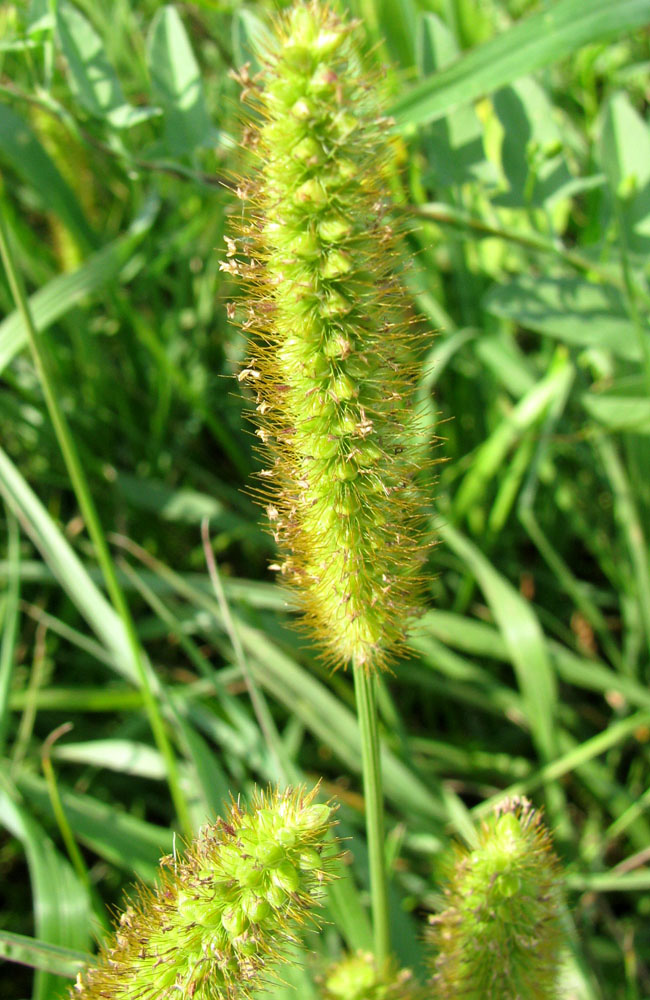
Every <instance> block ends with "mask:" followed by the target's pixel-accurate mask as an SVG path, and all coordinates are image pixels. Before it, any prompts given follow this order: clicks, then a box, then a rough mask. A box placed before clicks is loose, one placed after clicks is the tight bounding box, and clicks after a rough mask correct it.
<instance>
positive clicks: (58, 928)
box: [0, 782, 91, 1000]
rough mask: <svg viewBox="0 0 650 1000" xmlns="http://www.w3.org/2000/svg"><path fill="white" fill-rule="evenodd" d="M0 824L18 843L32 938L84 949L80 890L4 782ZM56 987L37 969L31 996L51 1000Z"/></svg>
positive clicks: (85, 921) (85, 918) (86, 904)
mask: <svg viewBox="0 0 650 1000" xmlns="http://www.w3.org/2000/svg"><path fill="white" fill-rule="evenodd" d="M45 794H46V796H47V792H46V793H45ZM0 824H1V825H2V826H4V827H5V829H6V830H8V831H9V833H11V834H12V836H14V837H16V838H17V839H18V840H20V842H21V843H22V845H23V847H24V850H25V855H26V857H27V864H28V867H29V877H30V881H31V885H32V896H33V908H34V923H35V931H36V935H37V936H38V938H40V939H41V940H43V941H45V942H47V943H48V944H53V945H63V946H64V947H66V948H73V949H78V950H79V951H82V952H83V951H89V950H90V948H89V945H90V940H89V929H90V920H91V908H90V901H89V899H88V897H87V894H86V890H85V889H84V888H83V886H82V885H81V883H80V882H79V880H78V878H77V876H76V874H75V872H74V871H73V869H72V867H71V866H70V864H69V863H68V861H66V859H65V858H63V857H62V856H61V855H60V854H59V852H58V851H57V849H56V847H55V846H54V844H53V842H52V841H51V840H50V838H49V837H48V836H47V834H46V833H45V831H44V830H43V828H42V827H41V826H40V825H39V824H38V823H37V822H36V820H35V819H33V818H32V817H31V816H30V815H29V814H28V812H27V811H26V810H25V809H24V808H23V806H22V805H21V804H19V803H18V802H17V801H15V800H14V798H13V796H12V795H10V794H9V791H8V790H7V789H5V787H4V782H3V787H0ZM60 988H61V983H60V980H59V979H58V978H57V977H55V976H52V975H51V973H49V972H37V973H36V976H35V979H34V992H33V994H32V997H33V1000H53V998H54V996H57V995H58V994H57V992H56V991H57V989H60Z"/></svg>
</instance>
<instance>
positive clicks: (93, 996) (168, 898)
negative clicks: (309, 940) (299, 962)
mask: <svg viewBox="0 0 650 1000" xmlns="http://www.w3.org/2000/svg"><path fill="white" fill-rule="evenodd" d="M315 791H316V790H314V791H312V792H310V793H309V794H306V793H305V791H304V789H297V790H293V791H292V790H288V791H285V792H282V793H272V794H269V795H263V794H259V795H258V796H257V797H256V800H255V802H254V804H253V808H252V809H251V811H250V812H248V813H245V812H242V811H241V810H240V809H239V807H238V806H237V805H233V806H232V808H231V811H230V815H229V816H228V817H227V819H226V820H220V821H218V822H217V823H216V824H214V825H212V826H209V827H206V828H204V829H203V831H202V832H201V833H200V834H199V836H198V838H197V839H196V840H195V841H194V842H193V843H192V844H191V846H190V847H189V849H188V851H187V853H186V855H185V857H184V859H181V860H178V861H177V860H176V859H175V858H173V857H169V858H166V859H163V864H164V867H163V869H162V871H161V876H160V886H159V888H157V889H156V890H155V891H154V892H152V891H151V890H149V889H146V888H144V887H140V888H139V889H138V894H137V898H136V899H134V900H133V901H132V902H131V904H130V905H129V906H128V907H127V909H126V910H125V911H124V913H123V914H122V916H121V918H120V921H119V925H118V926H117V927H116V930H115V934H114V937H113V938H112V939H111V940H110V941H109V942H108V943H107V944H106V945H105V946H104V948H103V950H102V951H101V952H100V954H99V956H98V961H97V964H96V966H95V967H94V968H91V969H88V970H86V971H85V972H83V973H80V975H79V977H78V979H77V983H76V985H75V987H74V988H73V990H72V991H71V993H70V997H71V998H72V997H74V998H75V1000H105V998H108V1000H179V998H180V997H183V998H187V1000H226V998H234V997H237V998H248V997H250V995H251V991H252V990H253V989H256V988H258V987H259V986H260V985H261V983H262V982H263V980H264V974H265V971H266V970H267V969H270V968H271V967H272V965H273V963H274V962H276V961H277V960H278V959H279V958H281V957H282V955H283V954H284V953H285V951H286V946H287V945H288V944H289V943H290V942H291V941H292V940H294V936H293V935H294V933H295V925H296V923H297V922H300V921H302V920H304V919H305V917H306V916H307V915H308V914H309V912H310V911H311V910H312V909H313V907H314V906H315V905H316V904H317V901H318V899H319V897H320V896H321V895H322V890H323V886H324V885H325V883H326V882H327V881H328V880H329V879H330V878H331V877H332V854H333V853H334V854H335V853H336V850H335V849H333V845H332V843H331V842H329V843H327V844H326V835H327V833H328V830H329V829H330V827H331V825H332V819H331V813H332V810H331V808H330V806H327V805H320V804H315V803H313V798H314V795H315Z"/></svg>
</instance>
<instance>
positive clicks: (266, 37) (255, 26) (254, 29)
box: [232, 7, 274, 74]
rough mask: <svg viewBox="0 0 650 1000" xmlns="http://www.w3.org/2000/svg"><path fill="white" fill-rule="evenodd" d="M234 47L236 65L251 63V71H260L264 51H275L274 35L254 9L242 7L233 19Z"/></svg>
mask: <svg viewBox="0 0 650 1000" xmlns="http://www.w3.org/2000/svg"><path fill="white" fill-rule="evenodd" d="M232 47H233V56H234V58H235V66H243V65H244V64H245V63H250V64H251V68H250V72H251V74H253V73H258V72H259V71H260V69H261V68H262V66H261V63H260V57H261V58H264V56H263V53H265V52H269V51H273V47H274V41H273V35H272V34H271V32H270V31H269V28H268V24H267V23H266V21H263V20H262V18H261V17H259V16H258V15H257V14H256V13H255V12H254V11H253V10H249V9H248V8H247V7H240V8H239V9H238V10H236V11H235V14H234V17H233V19H232Z"/></svg>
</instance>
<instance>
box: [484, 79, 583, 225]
mask: <svg viewBox="0 0 650 1000" xmlns="http://www.w3.org/2000/svg"><path fill="white" fill-rule="evenodd" d="M494 109H495V111H496V113H497V115H498V117H499V120H500V122H501V125H502V126H503V142H502V145H501V165H502V167H503V172H504V174H505V177H506V180H507V182H508V191H507V192H505V193H503V194H499V195H497V196H495V198H494V199H493V201H494V203H495V204H498V205H504V206H506V207H509V208H512V207H519V206H524V207H526V206H530V205H537V206H539V205H544V204H547V203H548V204H551V203H552V202H553V200H554V199H556V198H557V197H560V196H562V194H563V192H564V191H565V190H566V186H567V184H569V183H570V182H571V180H572V177H571V174H570V173H569V170H568V168H567V165H566V162H565V160H564V158H563V157H562V156H560V155H559V151H560V149H561V135H560V130H559V128H558V126H557V124H556V121H555V118H554V114H553V106H552V104H551V102H550V100H549V98H548V96H547V94H546V93H545V91H544V89H543V88H542V87H541V86H540V85H539V84H538V83H537V82H536V81H535V80H533V79H532V78H531V77H528V76H525V77H522V79H521V80H517V82H516V83H513V84H512V85H511V86H510V87H503V88H502V89H501V90H499V91H498V92H497V93H496V94H495V96H494Z"/></svg>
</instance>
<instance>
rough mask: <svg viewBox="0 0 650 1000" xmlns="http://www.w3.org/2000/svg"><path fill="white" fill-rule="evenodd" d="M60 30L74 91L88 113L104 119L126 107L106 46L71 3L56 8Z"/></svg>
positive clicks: (61, 1)
mask: <svg viewBox="0 0 650 1000" xmlns="http://www.w3.org/2000/svg"><path fill="white" fill-rule="evenodd" d="M56 30H57V35H58V38H59V42H60V45H61V50H62V52H63V54H64V56H65V58H66V62H67V64H68V80H69V83H70V89H71V90H72V92H73V93H74V94H75V96H76V97H77V99H78V100H79V102H80V103H81V104H83V106H84V107H85V108H86V110H87V111H90V113H91V114H93V115H97V116H98V117H100V118H101V117H104V116H105V115H106V114H107V113H108V112H109V111H113V110H114V109H115V108H119V107H120V105H122V104H124V94H123V93H122V87H121V86H120V82H119V80H118V79H117V76H116V74H115V70H114V69H113V67H112V66H111V64H110V63H109V61H108V59H107V57H106V51H105V48H104V43H103V42H102V40H101V38H100V37H99V35H98V34H97V32H96V31H95V29H94V28H93V26H92V25H91V23H90V21H88V20H87V19H86V18H85V17H84V15H83V14H82V13H81V12H80V11H78V10H77V8H76V7H74V6H73V5H72V4H71V3H68V0H59V2H58V4H57V7H56Z"/></svg>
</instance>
